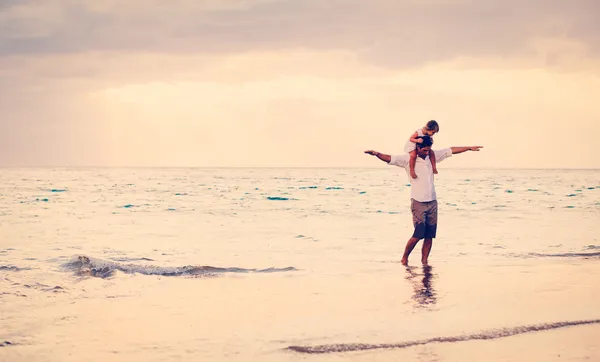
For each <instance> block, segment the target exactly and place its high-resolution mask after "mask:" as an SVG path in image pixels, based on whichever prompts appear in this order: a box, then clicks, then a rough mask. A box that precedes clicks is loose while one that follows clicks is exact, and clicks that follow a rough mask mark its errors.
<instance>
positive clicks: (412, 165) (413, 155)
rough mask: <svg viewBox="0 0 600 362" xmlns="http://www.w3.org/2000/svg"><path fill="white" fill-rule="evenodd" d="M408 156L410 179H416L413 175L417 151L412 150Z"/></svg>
mask: <svg viewBox="0 0 600 362" xmlns="http://www.w3.org/2000/svg"><path fill="white" fill-rule="evenodd" d="M408 154H409V155H410V161H408V164H409V165H410V177H412V178H417V174H416V173H415V164H416V163H417V150H412V151H410V152H409V153H408Z"/></svg>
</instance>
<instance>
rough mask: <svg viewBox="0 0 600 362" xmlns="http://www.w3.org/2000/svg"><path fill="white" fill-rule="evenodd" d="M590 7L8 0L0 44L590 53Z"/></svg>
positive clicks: (187, 50)
mask: <svg viewBox="0 0 600 362" xmlns="http://www.w3.org/2000/svg"><path fill="white" fill-rule="evenodd" d="M598 13H600V3H598V2H597V1H594V0H575V1H570V2H567V1H560V0H530V1H527V2H521V1H517V0H507V1H502V2H499V1H471V0H454V1H450V0H429V1H414V0H410V1H396V0H377V1H372V0H371V1H367V0H304V1H295V0H294V1H292V0H271V1H266V0H263V1H258V0H254V1H233V0H230V1H225V0H219V1H217V0H214V1H202V2H197V1H192V0H179V1H172V2H165V1H159V0H152V1H141V0H136V1H131V2H116V1H114V0H111V1H98V2H88V3H87V4H82V3H81V2H79V1H74V0H54V1H43V2H42V1H40V2H31V1H28V2H13V5H12V6H9V7H7V8H4V10H3V11H2V13H1V15H0V24H2V25H0V54H2V55H5V56H6V55H15V54H48V53H55V54H56V53H83V52H112V51H116V52H130V53H131V52H153V53H180V54H227V53H238V52H244V51H257V50H264V51H272V50H277V49H290V48H296V49H298V48H301V49H313V50H324V49H338V50H349V51H353V52H357V53H360V54H361V57H362V58H363V59H364V60H366V61H369V62H373V63H376V64H379V65H385V66H390V67H404V66H415V65H419V64H423V63H426V62H432V61H441V60H447V59H452V58H455V57H457V56H509V55H514V54H523V53H528V52H534V51H535V49H534V48H532V42H533V41H536V40H538V39H562V40H565V39H566V40H568V41H572V42H578V43H581V44H585V46H586V48H587V50H588V54H586V55H587V56H593V57H596V56H598V54H599V50H600V48H599V47H600V23H598V22H597V21H596V19H595V15H594V14H598Z"/></svg>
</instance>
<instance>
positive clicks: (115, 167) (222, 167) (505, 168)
mask: <svg viewBox="0 0 600 362" xmlns="http://www.w3.org/2000/svg"><path fill="white" fill-rule="evenodd" d="M382 166H383V165H380V166H81V165H79V166H4V165H0V169H69V168H71V169H74V168H81V169H93V168H101V169H106V168H113V169H383V168H384V167H382ZM445 169H446V170H529V171H542V170H565V171H600V168H595V167H448V168H446V167H445Z"/></svg>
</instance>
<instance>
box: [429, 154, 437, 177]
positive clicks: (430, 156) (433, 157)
mask: <svg viewBox="0 0 600 362" xmlns="http://www.w3.org/2000/svg"><path fill="white" fill-rule="evenodd" d="M429 161H430V162H431V168H432V169H433V173H434V174H436V175H437V173H438V170H437V167H436V162H435V152H433V150H431V151H430V152H429Z"/></svg>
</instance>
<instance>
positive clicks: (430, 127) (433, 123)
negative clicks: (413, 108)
mask: <svg viewBox="0 0 600 362" xmlns="http://www.w3.org/2000/svg"><path fill="white" fill-rule="evenodd" d="M425 127H427V129H428V130H430V131H435V132H436V133H437V132H439V131H440V125H439V124H438V123H437V122H436V121H434V120H431V121H429V122H427V125H425Z"/></svg>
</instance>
